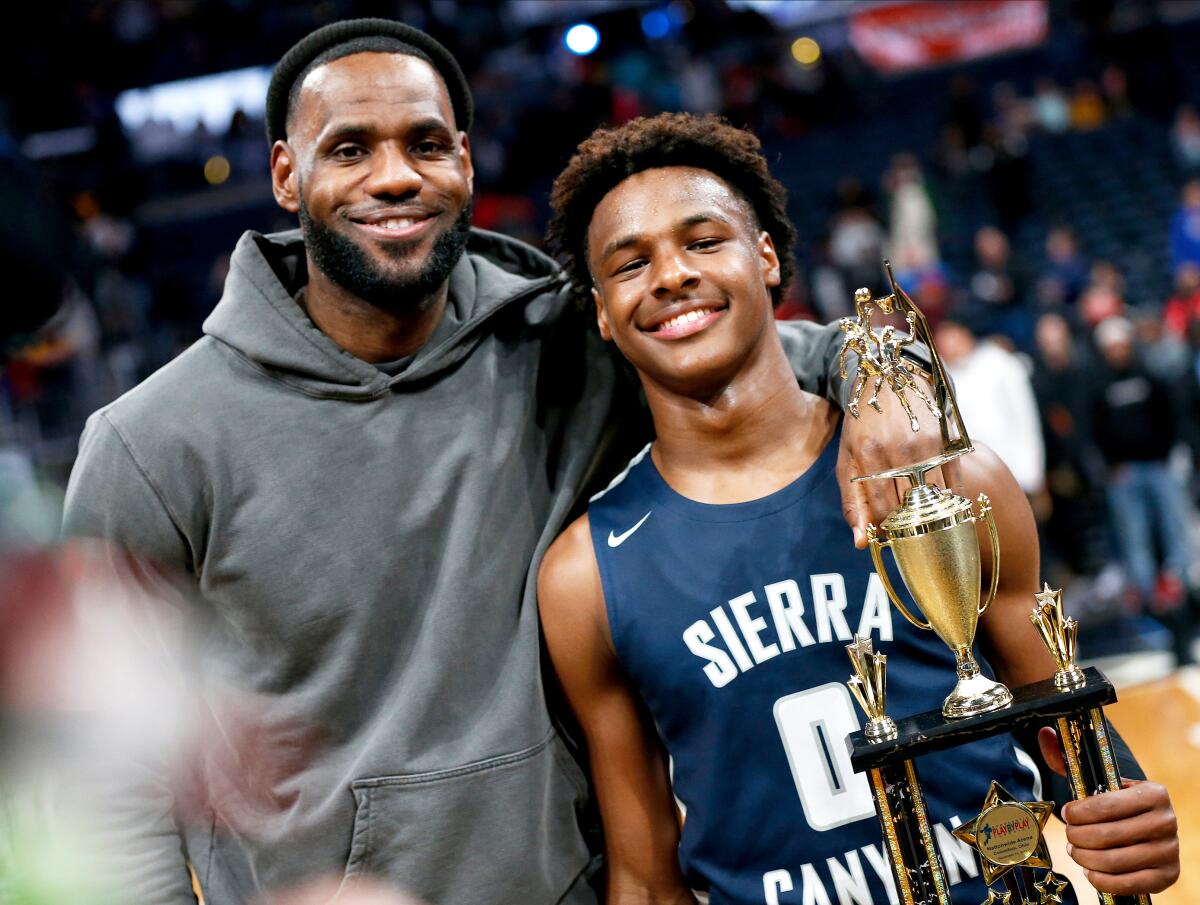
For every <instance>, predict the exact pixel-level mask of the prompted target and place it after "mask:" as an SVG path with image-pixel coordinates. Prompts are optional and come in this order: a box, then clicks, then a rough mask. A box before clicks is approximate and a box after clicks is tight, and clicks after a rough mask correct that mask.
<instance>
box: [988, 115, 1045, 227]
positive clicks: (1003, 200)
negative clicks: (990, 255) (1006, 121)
mask: <svg viewBox="0 0 1200 905" xmlns="http://www.w3.org/2000/svg"><path fill="white" fill-rule="evenodd" d="M984 137H985V139H986V151H987V157H986V159H987V160H989V162H990V166H989V167H988V168H987V171H988V188H989V189H990V190H991V195H992V206H993V207H994V208H995V209H996V216H997V217H998V218H999V220H1000V225H1001V227H1003V228H1004V229H1005V230H1009V231H1012V230H1015V229H1016V228H1017V226H1018V225H1019V224H1020V222H1021V220H1022V218H1024V217H1025V215H1026V214H1028V213H1029V211H1030V209H1031V208H1032V206H1033V204H1032V198H1031V196H1030V181H1031V175H1030V168H1029V143H1028V142H1027V141H1026V140H1025V137H1024V136H1023V135H1021V134H1019V133H1010V134H1008V135H1005V134H1003V133H1002V132H1001V131H1000V130H999V129H998V128H996V127H995V126H988V127H987V128H986V129H985V130H984Z"/></svg>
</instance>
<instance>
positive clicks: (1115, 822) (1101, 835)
mask: <svg viewBox="0 0 1200 905" xmlns="http://www.w3.org/2000/svg"><path fill="white" fill-rule="evenodd" d="M956 466H957V467H955V468H952V469H951V474H950V475H948V477H949V480H950V482H951V486H953V487H954V489H955V491H956V492H957V493H959V494H961V495H962V496H965V497H968V498H975V497H977V496H978V495H979V493H980V492H983V493H986V494H987V495H988V497H990V499H991V501H992V512H993V515H994V517H995V519H996V527H997V529H998V531H999V535H1000V585H999V589H998V591H997V594H996V599H995V601H994V602H993V603H992V605H991V606H990V607H989V608H988V611H987V612H986V613H985V614H984V615H983V617H982V618H981V619H980V628H981V637H980V641H981V643H982V645H983V646H984V648H985V649H986V651H987V655H988V659H989V660H990V661H991V663H992V665H993V666H994V667H995V669H996V674H997V677H998V678H999V679H1000V680H1001V681H1003V682H1005V683H1006V684H1008V685H1010V686H1017V685H1024V684H1026V683H1028V682H1036V681H1038V680H1041V679H1046V678H1049V677H1050V676H1051V675H1053V674H1054V663H1053V661H1052V659H1051V658H1050V654H1049V652H1048V651H1047V650H1046V648H1045V646H1044V645H1043V644H1042V641H1041V638H1039V637H1038V635H1037V631H1036V630H1035V629H1034V627H1033V624H1032V623H1031V622H1030V620H1029V614H1030V612H1031V611H1032V610H1033V605H1034V596H1033V595H1034V594H1035V593H1036V592H1037V591H1038V590H1039V588H1038V565H1039V564H1038V546H1037V531H1036V528H1035V526H1034V521H1033V513H1032V512H1031V511H1030V509H1029V504H1028V502H1027V501H1026V498H1025V494H1024V493H1023V492H1022V491H1021V488H1020V487H1019V486H1018V484H1017V482H1016V480H1015V479H1014V478H1013V477H1012V475H1011V474H1010V473H1009V471H1008V469H1007V468H1005V466H1004V465H1003V463H1001V462H1000V459H999V458H998V457H997V456H996V454H995V453H993V452H992V451H991V450H990V449H987V448H986V447H982V446H980V445H978V444H977V445H976V448H975V452H974V453H972V454H970V455H967V456H964V457H963V458H962V459H959V460H958V463H956ZM980 544H981V551H982V552H983V560H984V561H983V574H984V575H990V574H991V573H990V571H989V570H990V558H991V557H990V549H991V548H990V545H989V544H988V541H987V538H986V534H981V535H980ZM1038 743H1039V748H1040V749H1041V750H1040V752H1039V753H1040V754H1041V756H1042V758H1043V759H1044V761H1045V763H1046V764H1047V765H1048V766H1049V767H1050V769H1052V770H1054V771H1055V772H1056V773H1058V774H1059V775H1065V773H1066V770H1065V767H1064V766H1063V761H1062V750H1061V748H1060V747H1059V744H1058V740H1057V738H1056V736H1055V733H1054V731H1053V730H1052V729H1043V730H1042V731H1041V733H1040V734H1039V736H1038ZM1030 753H1034V752H1030ZM1062 814H1063V820H1064V822H1065V823H1066V826H1067V842H1068V849H1067V851H1068V853H1069V854H1070V855H1071V858H1072V859H1073V860H1074V861H1075V862H1076V863H1077V864H1079V865H1080V866H1081V867H1082V868H1084V870H1085V872H1086V874H1087V878H1088V881H1089V882H1090V883H1091V884H1092V885H1093V886H1095V887H1096V889H1098V890H1100V891H1101V892H1108V893H1113V894H1116V895H1130V894H1136V893H1154V892H1159V891H1161V890H1163V889H1166V888H1167V887H1168V886H1170V885H1171V884H1172V883H1174V882H1175V881H1176V879H1178V877H1179V835H1178V827H1177V825H1176V820H1175V812H1174V810H1173V809H1172V807H1171V797H1170V795H1169V794H1168V792H1167V790H1166V788H1164V787H1163V786H1162V785H1160V784H1159V783H1156V782H1148V781H1139V780H1125V782H1124V788H1122V789H1121V790H1120V791H1116V792H1104V793H1102V794H1099V795H1093V796H1091V797H1089V798H1086V799H1083V800H1081V801H1072V802H1068V803H1067V804H1066V805H1065V806H1064V807H1063V810H1062Z"/></svg>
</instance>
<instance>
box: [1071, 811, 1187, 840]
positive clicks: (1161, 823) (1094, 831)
mask: <svg viewBox="0 0 1200 905" xmlns="http://www.w3.org/2000/svg"><path fill="white" fill-rule="evenodd" d="M1177 833H1178V826H1177V825H1176V821H1175V813H1174V812H1173V811H1171V810H1170V809H1167V810H1166V811H1161V810H1154V811H1150V812H1148V813H1145V814H1138V815H1137V816H1136V817H1128V818H1126V819H1125V820H1114V821H1111V822H1109V823H1089V824H1087V825H1086V826H1071V825H1068V826H1067V841H1068V842H1069V843H1071V845H1074V846H1076V847H1078V848H1090V849H1097V850H1099V849H1111V848H1121V847H1122V846H1126V845H1137V844H1139V843H1141V842H1150V841H1153V840H1156V839H1170V838H1172V837H1174V836H1175V835H1176V834H1177Z"/></svg>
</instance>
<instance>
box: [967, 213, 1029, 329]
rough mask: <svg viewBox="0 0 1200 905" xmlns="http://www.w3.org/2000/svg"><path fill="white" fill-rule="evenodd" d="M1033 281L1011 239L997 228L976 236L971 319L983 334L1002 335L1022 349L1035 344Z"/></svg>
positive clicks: (970, 288) (991, 227) (987, 227)
mask: <svg viewBox="0 0 1200 905" xmlns="http://www.w3.org/2000/svg"><path fill="white" fill-rule="evenodd" d="M1030 283H1031V280H1030V279H1029V273H1028V270H1027V269H1026V267H1025V265H1024V264H1023V263H1022V262H1021V261H1019V260H1018V259H1016V257H1015V256H1014V255H1013V252H1012V248H1011V246H1010V245H1009V242H1008V237H1007V236H1006V235H1005V234H1004V233H1003V232H1001V231H1000V230H999V229H997V228H996V227H994V226H985V227H983V228H981V229H980V230H978V231H977V232H976V233H975V270H974V272H973V273H972V274H971V277H970V280H969V281H968V290H969V293H970V296H969V304H970V310H971V316H972V317H973V318H974V319H975V322H976V324H977V325H978V328H979V330H980V332H981V333H984V334H988V333H998V334H1000V335H1001V336H1005V337H1007V338H1008V339H1009V340H1010V341H1011V342H1012V343H1013V345H1015V346H1016V347H1017V348H1018V349H1025V350H1027V349H1029V348H1031V347H1032V344H1033V314H1032V310H1031V308H1030V306H1029V302H1028V292H1029V287H1030Z"/></svg>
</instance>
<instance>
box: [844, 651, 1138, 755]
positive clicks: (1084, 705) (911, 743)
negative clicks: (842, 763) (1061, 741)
mask: <svg viewBox="0 0 1200 905" xmlns="http://www.w3.org/2000/svg"><path fill="white" fill-rule="evenodd" d="M1083 675H1084V679H1085V682H1084V684H1083V685H1081V686H1080V687H1078V688H1073V689H1065V690H1064V689H1060V688H1057V687H1055V685H1054V680H1053V679H1046V680H1045V681H1042V682H1032V683H1030V684H1029V685H1022V686H1021V687H1020V688H1014V689H1013V690H1012V692H1013V700H1012V703H1011V704H1009V705H1008V706H1007V707H1003V708H1001V709H1000V710H993V711H991V712H990V713H981V714H979V715H978V716H967V717H962V718H960V719H950V718H949V717H945V716H942V711H941V710H940V709H938V710H927V711H926V712H925V713H918V714H916V715H915V716H910V717H905V718H904V719H900V720H896V737H895V738H891V739H886V740H885V741H881V742H869V741H867V737H866V735H865V734H864V733H863V732H861V731H859V732H854V733H851V734H850V735H849V736H847V738H846V744H847V746H848V747H849V749H850V763H851V765H852V766H853V767H854V771H855V772H856V773H862V772H864V771H866V770H870V769H872V768H875V767H883V766H887V765H889V764H897V763H902V762H903V761H906V760H911V759H912V758H914V757H920V756H921V755H922V754H929V753H931V752H933V751H944V750H945V749H947V748H957V747H958V746H959V745H965V744H968V743H969V742H974V741H978V740H979V739H982V738H990V737H992V736H993V735H1000V734H1001V733H1004V732H1013V731H1016V730H1019V729H1025V728H1027V727H1029V726H1045V725H1047V724H1050V723H1053V722H1054V721H1055V720H1057V719H1059V718H1060V717H1068V716H1072V715H1074V714H1077V713H1080V712H1081V711H1087V710H1091V709H1093V708H1096V707H1103V706H1104V705H1105V704H1111V703H1113V702H1114V701H1115V700H1116V699H1117V693H1116V690H1115V689H1114V688H1113V686H1112V683H1111V682H1109V681H1108V679H1106V678H1105V677H1104V674H1103V673H1101V672H1100V670H1098V669H1096V668H1095V667H1094V666H1089V667H1088V668H1087V669H1085V670H1084V671H1083Z"/></svg>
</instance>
